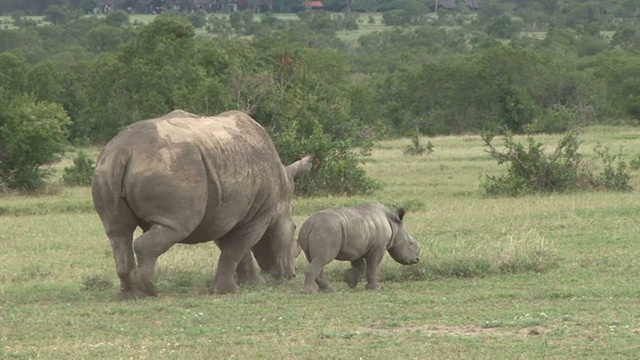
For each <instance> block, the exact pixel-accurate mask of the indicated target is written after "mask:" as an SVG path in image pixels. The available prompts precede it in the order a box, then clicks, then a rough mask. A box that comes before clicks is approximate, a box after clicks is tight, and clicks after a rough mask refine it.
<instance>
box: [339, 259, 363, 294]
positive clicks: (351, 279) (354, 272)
mask: <svg viewBox="0 0 640 360" xmlns="http://www.w3.org/2000/svg"><path fill="white" fill-rule="evenodd" d="M364 272H365V263H364V258H360V259H358V260H354V261H352V262H351V268H350V269H349V270H347V271H346V272H345V274H344V281H345V282H346V283H347V285H349V287H350V288H354V287H356V286H358V283H359V282H360V280H362V276H363V275H364Z"/></svg>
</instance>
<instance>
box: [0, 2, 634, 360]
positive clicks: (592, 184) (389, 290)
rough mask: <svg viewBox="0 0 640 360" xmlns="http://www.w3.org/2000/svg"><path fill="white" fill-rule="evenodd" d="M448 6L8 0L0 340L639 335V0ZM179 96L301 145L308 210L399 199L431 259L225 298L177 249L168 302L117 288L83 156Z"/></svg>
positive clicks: (255, 345) (199, 258)
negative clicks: (135, 9) (246, 118)
mask: <svg viewBox="0 0 640 360" xmlns="http://www.w3.org/2000/svg"><path fill="white" fill-rule="evenodd" d="M464 3H465V2H462V1H459V2H458V4H457V6H456V7H455V8H454V9H445V8H440V9H438V10H437V12H435V13H434V12H431V10H430V9H429V7H428V6H427V5H428V4H424V3H420V2H415V1H362V2H359V1H347V2H342V1H336V2H333V1H326V2H325V4H326V5H327V8H331V6H335V7H336V10H344V11H342V12H328V11H315V10H314V11H300V12H299V13H297V14H295V15H293V14H276V13H274V12H265V11H264V9H263V7H264V6H263V5H265V4H262V3H260V2H250V4H253V5H250V6H248V7H247V8H246V9H240V11H237V12H233V13H220V12H218V13H207V12H206V11H203V10H197V11H195V9H187V10H193V11H169V12H165V13H164V14H162V15H139V14H129V13H127V12H124V11H120V10H116V11H110V12H107V13H93V12H94V7H93V6H92V5H94V3H92V2H90V1H86V2H82V1H65V2H61V1H57V0H50V1H49V0H47V1H37V2H36V1H5V2H2V3H1V4H0V14H5V16H0V243H1V244H2V245H3V251H2V252H1V253H0V264H2V268H3V270H2V271H0V358H36V357H40V358H68V359H87V358H153V359H163V358H167V359H175V358H210V357H211V356H212V354H215V356H216V357H221V358H232V357H236V358H309V356H310V354H313V357H314V358H319V359H322V358H326V359H328V358H380V359H389V358H398V357H402V358H421V359H422V358H453V357H458V358H474V359H477V358H496V357H497V356H498V357H505V358H542V357H545V358H562V359H565V358H585V357H595V358H611V357H617V356H619V357H633V356H635V353H636V343H637V341H636V339H637V334H638V332H639V331H640V329H639V327H638V324H637V320H638V316H637V314H636V313H635V312H634V308H633V306H630V304H632V303H633V302H634V301H637V297H638V289H637V288H636V287H635V286H634V285H633V284H635V283H636V280H637V277H638V267H637V259H638V255H640V253H639V251H638V249H637V246H635V242H636V240H637V234H638V231H639V230H640V229H639V228H638V225H637V223H638V222H637V216H638V211H637V209H638V201H637V199H636V191H637V190H635V189H637V188H638V185H639V181H640V180H639V178H638V176H637V170H638V168H639V167H640V153H639V152H638V151H637V144H638V140H639V139H640V130H639V129H638V128H637V127H636V126H637V124H638V120H639V119H640V86H639V84H640V63H638V61H637V56H638V51H639V50H640V40H639V39H640V18H639V4H638V3H637V2H636V1H631V0H629V1H613V0H611V1H600V2H594V1H578V0H576V1H556V0H540V1H533V2H531V1H518V0H511V1H509V0H485V1H481V2H480V5H481V6H480V7H479V8H478V9H476V10H471V9H469V8H467V7H466V6H465V5H464ZM185 4H187V5H188V4H189V2H185ZM273 4H274V3H272V5H273ZM275 4H277V5H278V6H293V5H295V4H293V5H292V4H291V3H290V2H287V1H283V2H280V3H277V2H276V3H275ZM187 7H188V6H186V5H185V9H186V8H187ZM277 10H278V9H274V11H277ZM349 10H351V11H349ZM359 11H372V12H373V11H375V13H364V12H359ZM176 108H180V109H184V110H187V111H190V112H194V113H198V114H203V115H212V114H217V113H219V112H222V111H225V110H228V109H240V110H243V111H246V112H247V113H249V114H250V115H251V116H252V117H254V118H255V119H256V120H258V121H259V122H260V123H261V124H262V125H263V126H264V127H265V128H266V129H267V130H268V131H269V132H270V134H271V136H272V138H273V139H274V142H275V143H276V146H277V147H278V151H279V153H280V155H281V157H282V159H283V162H289V161H292V160H294V159H296V158H299V157H300V156H301V155H304V154H308V153H312V154H314V155H315V159H316V166H315V167H314V169H313V173H312V174H311V175H309V176H307V177H305V178H304V179H302V181H300V182H299V183H297V191H298V193H299V195H301V196H299V197H297V198H296V200H295V203H294V207H295V215H296V221H297V222H298V224H301V223H302V221H304V219H305V218H306V217H307V216H308V215H310V214H311V213H313V212H314V211H316V210H319V209H323V208H325V207H328V206H333V205H350V204H355V203H360V202H364V201H380V202H383V203H385V204H388V205H396V204H402V205H404V206H405V208H406V209H407V210H408V214H407V217H406V222H407V227H408V229H409V231H410V232H411V233H412V234H413V235H414V236H415V237H416V238H417V239H419V240H420V242H421V244H422V246H423V255H422V257H421V259H422V261H421V262H420V263H419V264H418V265H415V266H410V267H402V266H400V265H398V264H395V263H393V262H392V261H390V259H386V260H385V262H384V263H383V266H382V269H381V272H382V273H381V276H382V279H381V280H383V281H385V289H384V290H382V291H381V292H374V293H372V292H366V291H364V289H362V288H358V289H355V290H349V289H347V288H346V285H345V284H341V283H340V280H341V278H342V272H343V270H344V269H346V266H347V265H346V264H340V263H337V262H335V263H332V264H331V265H329V267H328V271H329V276H330V278H331V280H332V282H333V283H334V284H335V285H336V287H337V288H338V292H337V293H334V294H318V295H314V296H304V295H302V294H300V293H299V290H300V287H301V280H300V277H298V279H296V280H294V281H291V282H285V283H272V284H270V286H269V287H267V288H264V289H251V288H244V289H243V291H242V292H241V293H240V294H238V295H234V296H228V297H224V296H212V295H208V294H206V293H205V292H206V286H205V284H206V282H207V281H208V280H209V278H210V276H211V275H212V273H213V269H214V268H215V265H216V264H215V261H216V260H215V259H217V249H216V248H215V246H214V245H212V244H205V245H198V246H183V247H179V246H176V247H174V248H173V249H172V250H171V251H169V252H168V253H167V254H165V255H164V256H163V257H161V258H160V262H159V273H158V288H159V291H160V293H161V294H160V296H159V297H158V298H151V299H146V300H143V301H138V302H134V303H126V304H121V303H115V302H113V294H114V293H115V291H116V289H115V287H116V284H117V277H116V274H115V271H114V269H113V259H112V255H111V249H110V247H109V244H108V241H107V240H106V237H105V235H104V233H103V229H102V227H101V224H100V222H99V220H98V217H97V216H96V214H95V211H94V209H93V205H92V203H91V199H90V195H89V188H88V186H87V185H88V183H89V182H90V179H91V175H92V172H93V166H94V159H95V157H96V155H97V153H98V151H99V149H100V148H101V146H102V145H103V144H104V143H105V142H106V141H108V140H109V139H110V138H111V137H112V136H113V135H114V134H116V133H117V132H118V130H119V129H121V128H122V127H124V126H126V125H128V124H130V123H132V122H134V121H137V120H140V119H144V118H150V117H154V116H158V115H162V114H164V113H166V112H169V111H171V110H173V109H176ZM505 195H506V196H505ZM298 262H299V269H304V266H305V260H304V259H303V258H302V257H301V258H300V259H298ZM340 285H342V287H340ZM497 354H498V355H497Z"/></svg>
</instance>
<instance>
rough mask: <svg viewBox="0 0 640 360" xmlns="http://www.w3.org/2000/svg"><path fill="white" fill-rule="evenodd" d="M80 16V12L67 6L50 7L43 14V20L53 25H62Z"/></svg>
mask: <svg viewBox="0 0 640 360" xmlns="http://www.w3.org/2000/svg"><path fill="white" fill-rule="evenodd" d="M80 16H82V11H78V10H75V9H73V8H71V7H70V6H69V5H51V6H49V7H48V8H47V10H45V12H44V19H45V20H47V21H50V22H51V23H52V24H54V25H64V24H68V23H70V22H72V21H73V20H75V19H77V18H79V17H80Z"/></svg>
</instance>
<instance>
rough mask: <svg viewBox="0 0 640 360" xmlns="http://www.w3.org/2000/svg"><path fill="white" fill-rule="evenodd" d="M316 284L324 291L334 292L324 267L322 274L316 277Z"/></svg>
mask: <svg viewBox="0 0 640 360" xmlns="http://www.w3.org/2000/svg"><path fill="white" fill-rule="evenodd" d="M316 284H318V287H320V290H321V291H323V292H333V287H332V286H331V283H329V280H327V277H326V276H325V275H324V268H322V269H321V270H320V275H318V277H317V278H316Z"/></svg>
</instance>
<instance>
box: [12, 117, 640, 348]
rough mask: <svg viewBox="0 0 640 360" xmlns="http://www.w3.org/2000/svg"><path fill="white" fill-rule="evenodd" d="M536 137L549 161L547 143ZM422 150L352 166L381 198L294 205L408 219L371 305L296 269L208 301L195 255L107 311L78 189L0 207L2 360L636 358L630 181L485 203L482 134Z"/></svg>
mask: <svg viewBox="0 0 640 360" xmlns="http://www.w3.org/2000/svg"><path fill="white" fill-rule="evenodd" d="M581 138H582V140H583V141H584V143H583V145H582V147H581V149H582V152H583V153H585V155H586V156H587V157H589V156H590V155H591V154H592V153H593V146H594V145H595V144H596V143H597V142H601V143H603V144H605V145H607V146H609V147H610V148H611V149H614V150H617V149H618V148H620V147H623V153H624V154H625V155H626V156H628V157H631V156H635V155H637V154H638V152H640V150H639V146H638V145H639V144H640V130H639V129H636V128H629V127H624V128H622V127H618V128H612V127H592V128H589V129H588V130H587V132H586V133H585V134H583V135H582V136H581ZM538 139H539V140H540V141H543V142H545V143H548V144H549V150H552V149H553V147H554V145H555V143H556V142H557V140H558V139H559V136H540V137H538ZM428 140H429V141H431V142H432V143H433V144H434V145H435V149H434V153H433V154H432V155H430V156H424V157H409V156H404V155H403V154H402V152H403V149H404V147H405V146H407V145H408V144H409V140H407V139H400V140H392V141H383V142H382V143H380V146H379V147H378V148H377V149H375V150H374V152H373V156H372V158H371V159H370V161H369V162H368V163H367V164H366V169H367V171H368V172H369V173H370V174H371V175H372V176H373V177H375V178H376V179H378V180H379V181H381V182H382V183H383V184H384V188H383V189H382V190H380V191H379V192H378V193H377V194H375V195H373V196H369V197H355V198H347V197H324V198H312V199H297V200H296V201H295V212H296V220H297V223H298V225H300V224H301V223H302V222H303V221H304V219H305V218H306V217H307V216H308V215H309V214H311V213H312V212H313V211H316V210H318V209H322V208H324V207H328V206H332V205H338V204H353V203H359V202H364V201H381V202H384V203H387V204H404V205H405V206H406V207H407V209H408V213H407V216H406V218H405V221H406V223H407V228H408V229H409V231H410V232H411V233H412V234H413V235H414V237H416V238H417V239H419V240H420V242H421V244H422V248H423V250H422V256H421V262H420V264H417V265H414V266H409V267H403V266H401V265H399V264H396V263H394V262H393V261H392V260H391V259H390V257H388V256H387V257H386V258H385V260H384V262H383V265H382V269H381V278H382V280H383V281H384V288H383V289H382V290H380V291H377V292H370V291H366V290H364V288H363V286H362V285H360V287H358V288H356V289H348V288H347V286H346V284H344V283H342V282H341V281H340V278H341V274H342V272H343V271H344V270H345V269H346V268H347V267H348V265H347V264H346V263H341V262H334V263H331V264H330V265H329V266H328V274H329V278H330V279H331V281H332V282H333V285H334V287H335V288H336V290H337V291H336V292H335V293H330V294H322V293H320V294H314V295H303V294H301V293H300V289H301V286H302V277H303V276H302V272H303V271H304V268H305V266H306V261H305V260H304V259H303V257H302V256H301V257H300V258H299V259H298V265H299V276H298V277H297V278H296V279H294V280H292V281H289V282H284V283H271V284H270V285H269V286H268V287H265V288H242V291H241V293H239V294H237V295H229V296H218V295H209V294H207V292H206V282H207V281H208V280H209V279H210V277H211V276H212V273H213V269H214V267H215V264H216V261H217V255H218V252H217V249H216V248H215V246H214V245H212V244H210V243H209V244H202V245H196V246H174V247H173V248H172V249H171V250H170V251H169V252H168V253H166V254H165V255H163V256H162V257H161V258H160V260H159V264H158V279H157V283H158V288H159V291H160V294H159V296H158V297H156V298H148V299H144V300H141V301H136V302H129V303H119V302H115V301H114V300H113V298H114V295H115V293H116V291H117V284H118V281H117V276H116V274H115V269H114V264H113V259H112V256H111V249H110V246H109V244H108V241H107V239H106V237H105V236H104V234H103V230H102V227H101V224H100V222H99V220H98V217H97V216H96V215H95V213H94V212H93V209H92V205H91V200H90V195H89V189H88V188H74V189H64V188H63V189H59V190H58V193H56V194H54V195H41V196H38V197H26V196H16V195H12V196H10V195H5V196H2V197H0V229H1V230H0V243H1V244H2V245H3V246H2V251H1V252H0V264H1V265H0V266H1V268H2V270H0V358H2V359H31V358H39V359H210V358H220V359H231V358H236V359H256V358H257V359H451V358H461V359H496V358H505V359H515V358H520V359H533V358H549V359H583V358H598V359H604V358H607V359H612V358H634V357H636V356H637V354H638V347H639V345H638V336H639V334H640V315H639V314H638V311H637V307H636V306H637V304H638V301H639V299H640V286H639V285H638V277H639V275H640V266H639V264H638V259H639V258H640V246H638V243H637V241H638V240H639V239H640V236H639V234H640V222H638V217H639V215H640V199H639V198H638V190H637V189H640V176H639V175H640V174H638V173H635V172H634V173H633V180H632V182H633V185H634V186H635V189H636V190H634V191H633V192H631V193H612V192H585V193H577V194H567V195H550V196H529V197H523V198H517V199H512V198H498V199H495V198H484V197H483V196H482V195H481V193H480V191H479V182H480V179H481V178H482V177H483V176H484V174H497V173H500V172H502V171H503V170H504V168H503V167H501V166H498V165H497V164H496V163H495V162H494V161H493V160H491V159H490V158H489V157H488V156H487V155H486V154H485V153H484V149H483V145H482V141H481V140H480V138H479V137H478V136H471V135H469V136H458V137H437V138H430V139H428ZM423 141H424V142H426V141H427V139H423ZM90 151H91V152H92V153H93V152H95V151H97V149H90ZM69 162H70V160H69V159H66V160H65V161H63V162H62V163H61V164H60V165H58V166H57V167H56V169H58V170H59V169H61V168H63V166H64V165H65V164H68V163H69ZM528 260H533V262H534V264H533V265H536V264H535V262H537V265H538V266H527V261H528ZM519 263H523V264H524V265H523V266H520V267H518V266H515V267H512V268H504V267H501V266H502V265H504V264H507V265H508V264H512V265H513V264H516V265H517V264H519ZM529 265H531V264H529Z"/></svg>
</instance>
